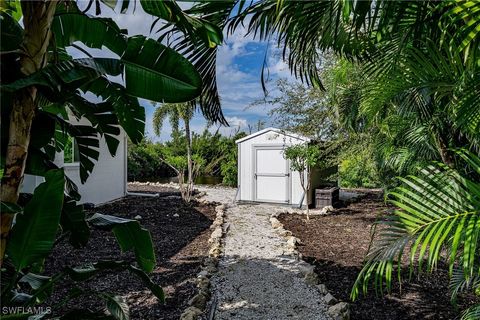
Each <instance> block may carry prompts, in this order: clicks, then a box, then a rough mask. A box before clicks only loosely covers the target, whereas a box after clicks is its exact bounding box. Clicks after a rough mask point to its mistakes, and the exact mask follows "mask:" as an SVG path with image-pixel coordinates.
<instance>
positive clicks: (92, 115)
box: [68, 95, 143, 156]
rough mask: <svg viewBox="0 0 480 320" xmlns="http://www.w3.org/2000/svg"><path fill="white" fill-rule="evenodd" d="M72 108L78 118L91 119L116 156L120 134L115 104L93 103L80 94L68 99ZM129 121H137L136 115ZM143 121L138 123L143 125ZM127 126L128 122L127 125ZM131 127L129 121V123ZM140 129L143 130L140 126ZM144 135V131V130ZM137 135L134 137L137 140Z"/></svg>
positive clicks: (112, 153)
mask: <svg viewBox="0 0 480 320" xmlns="http://www.w3.org/2000/svg"><path fill="white" fill-rule="evenodd" d="M68 103H69V106H70V109H71V110H72V112H73V113H74V114H75V116H76V117H77V118H79V119H80V118H81V117H85V118H86V119H88V121H90V123H91V124H92V126H93V127H94V128H95V129H97V130H98V132H99V133H100V134H101V135H102V136H103V137H104V138H105V141H106V143H107V146H108V150H109V151H110V154H111V155H112V156H115V154H116V152H117V148H118V145H119V143H120V141H119V140H118V139H117V136H118V135H119V134H120V128H119V123H118V118H117V116H116V115H115V114H114V108H113V105H112V104H111V103H109V102H101V103H92V102H90V101H88V100H86V99H85V98H83V97H81V96H80V95H74V96H72V97H71V98H70V99H69V100H68ZM118 105H120V106H121V107H123V108H127V105H125V104H118ZM128 119H129V122H135V119H136V118H135V117H132V118H128ZM142 123H143V122H141V123H138V125H140V126H141V125H142ZM125 126H126V127H127V124H126V125H125ZM128 127H129V123H128ZM138 131H143V130H142V129H141V127H140V128H138ZM142 136H143V132H142ZM135 138H136V137H134V139H132V140H133V141H135V140H136V139H135Z"/></svg>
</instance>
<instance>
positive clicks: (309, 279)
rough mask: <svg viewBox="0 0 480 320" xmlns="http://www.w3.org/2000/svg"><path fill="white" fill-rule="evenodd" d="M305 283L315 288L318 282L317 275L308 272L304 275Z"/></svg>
mask: <svg viewBox="0 0 480 320" xmlns="http://www.w3.org/2000/svg"><path fill="white" fill-rule="evenodd" d="M304 279H305V282H306V283H307V284H309V285H311V286H316V285H317V284H318V282H319V279H318V275H317V274H316V273H315V272H313V271H312V272H309V273H307V274H306V275H305V278H304Z"/></svg>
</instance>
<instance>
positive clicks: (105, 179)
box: [22, 119, 127, 204]
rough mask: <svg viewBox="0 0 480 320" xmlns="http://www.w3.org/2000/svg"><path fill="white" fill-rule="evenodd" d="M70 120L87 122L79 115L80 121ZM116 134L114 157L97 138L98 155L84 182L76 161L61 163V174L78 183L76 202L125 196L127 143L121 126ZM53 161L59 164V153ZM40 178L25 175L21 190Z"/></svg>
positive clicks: (103, 200) (30, 189)
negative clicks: (78, 199)
mask: <svg viewBox="0 0 480 320" xmlns="http://www.w3.org/2000/svg"><path fill="white" fill-rule="evenodd" d="M70 122H71V123H75V124H76V123H80V124H89V122H88V121H87V120H86V119H82V120H81V121H80V122H78V121H76V120H74V119H71V120H70ZM117 138H118V139H119V141H120V143H119V146H118V149H117V153H116V155H115V157H112V156H111V155H110V152H109V151H108V147H107V144H106V142H105V139H104V138H101V139H100V143H99V152H100V155H99V158H98V161H97V162H95V167H94V169H93V171H92V173H91V174H90V176H89V177H88V179H87V181H86V182H85V184H82V183H81V182H80V164H79V163H68V164H64V165H63V168H64V170H65V174H66V175H67V176H68V177H69V178H70V179H72V180H73V182H75V184H76V185H77V186H78V190H79V193H80V195H81V196H82V198H81V200H80V203H86V202H90V203H94V204H101V203H105V202H108V201H112V200H115V199H118V198H121V197H123V196H125V194H126V182H127V179H126V175H127V173H126V161H127V150H126V148H127V143H126V135H125V132H124V131H123V130H121V132H120V135H119V136H118V137H117ZM55 163H56V164H57V165H58V166H62V163H63V155H62V154H57V157H56V158H55ZM41 182H43V177H36V176H31V175H25V178H24V182H23V185H22V192H29V193H31V192H33V190H34V189H35V187H36V186H37V185H39V184H40V183H41Z"/></svg>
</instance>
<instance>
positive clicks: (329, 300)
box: [270, 211, 350, 320]
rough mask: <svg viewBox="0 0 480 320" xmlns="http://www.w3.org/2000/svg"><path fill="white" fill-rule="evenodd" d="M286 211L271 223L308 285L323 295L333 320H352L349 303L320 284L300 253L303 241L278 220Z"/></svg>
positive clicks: (273, 214) (277, 215)
mask: <svg viewBox="0 0 480 320" xmlns="http://www.w3.org/2000/svg"><path fill="white" fill-rule="evenodd" d="M282 212H284V211H277V212H274V213H272V215H271V216H270V223H271V225H272V228H273V229H275V231H276V232H277V234H278V235H280V236H282V237H284V238H285V239H286V241H287V249H288V253H290V254H292V255H294V256H295V257H296V258H297V260H298V261H299V270H300V272H301V273H302V274H303V275H304V280H305V282H306V283H307V284H308V285H311V286H314V287H316V289H317V290H318V292H319V293H320V294H321V295H322V297H323V300H324V301H325V303H326V304H327V305H328V306H329V307H328V311H327V313H328V315H329V316H330V317H331V318H332V319H333V320H350V305H349V304H348V303H347V302H343V301H338V300H337V299H336V298H335V297H334V296H333V295H332V294H331V293H329V292H328V289H327V286H326V285H325V284H323V283H320V280H319V279H318V275H317V274H316V273H315V267H314V266H313V265H311V264H309V263H307V262H306V261H304V260H302V254H301V253H300V252H298V250H297V245H298V244H301V240H300V239H299V238H296V237H294V236H293V234H292V232H291V231H289V230H285V228H284V226H283V224H282V223H281V222H280V220H278V217H279V216H280V214H282Z"/></svg>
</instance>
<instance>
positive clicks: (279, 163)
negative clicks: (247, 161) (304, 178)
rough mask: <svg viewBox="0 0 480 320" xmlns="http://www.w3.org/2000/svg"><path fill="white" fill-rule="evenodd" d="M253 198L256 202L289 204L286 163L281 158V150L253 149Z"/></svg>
mask: <svg viewBox="0 0 480 320" xmlns="http://www.w3.org/2000/svg"><path fill="white" fill-rule="evenodd" d="M254 150H255V152H254V168H255V172H254V180H253V181H254V184H255V185H254V196H255V200H256V201H264V202H277V203H278V202H280V203H289V202H290V196H289V194H290V192H289V181H290V172H289V168H288V162H287V160H285V158H283V149H282V148H281V147H279V148H269V147H265V148H259V147H257V148H255V149H254Z"/></svg>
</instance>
